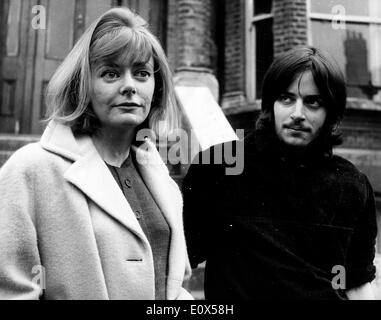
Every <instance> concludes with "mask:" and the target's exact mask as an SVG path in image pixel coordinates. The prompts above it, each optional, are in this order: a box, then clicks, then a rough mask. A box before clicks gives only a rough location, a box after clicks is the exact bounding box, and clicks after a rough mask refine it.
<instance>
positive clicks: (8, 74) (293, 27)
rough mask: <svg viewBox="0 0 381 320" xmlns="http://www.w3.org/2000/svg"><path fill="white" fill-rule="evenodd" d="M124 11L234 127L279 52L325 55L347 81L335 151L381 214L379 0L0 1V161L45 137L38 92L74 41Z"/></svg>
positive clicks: (179, 76) (249, 116)
mask: <svg viewBox="0 0 381 320" xmlns="http://www.w3.org/2000/svg"><path fill="white" fill-rule="evenodd" d="M120 5H125V6H128V7H130V8H132V9H134V10H136V11H137V12H138V13H140V14H141V15H142V16H143V17H144V18H145V19H146V20H147V21H149V23H150V26H151V29H152V31H153V32H154V33H155V34H156V35H157V36H158V38H159V39H160V40H161V42H162V43H163V46H164V48H165V50H166V52H167V55H168V59H169V62H170V65H171V68H172V69H173V72H174V80H175V83H176V84H177V85H185V86H187V85H189V86H206V87H208V88H209V89H210V90H211V92H212V93H213V95H214V97H215V98H216V99H217V101H218V103H219V105H220V106H221V108H222V110H223V112H224V113H225V115H226V117H227V118H228V120H229V122H230V123H231V125H232V127H233V128H235V129H238V128H243V129H249V128H252V127H253V126H254V123H255V119H256V117H257V115H258V112H259V109H260V98H261V92H260V91H261V84H262V80H263V76H264V73H265V72H266V70H267V68H268V66H269V65H270V64H271V62H272V60H273V58H274V57H275V56H277V55H278V54H280V53H282V52H284V51H286V50H288V49H290V48H292V47H294V46H295V45H299V44H310V45H314V46H317V47H320V48H322V49H324V50H326V51H328V52H329V53H331V55H332V56H334V57H335V59H336V60H337V61H338V63H339V65H340V67H341V69H342V70H343V72H344V74H345V77H346V81H347V84H348V110H347V113H346V117H345V119H344V121H343V122H342V125H341V128H342V131H343V133H344V137H345V140H344V144H343V145H342V146H340V148H338V149H337V150H336V152H337V153H338V154H341V155H343V156H344V157H346V158H348V159H349V160H351V161H352V162H353V163H355V164H356V165H357V166H358V167H359V168H360V169H361V170H362V171H363V172H365V173H366V174H367V175H368V177H369V179H370V181H371V183H372V185H373V187H374V190H375V194H376V201H377V210H378V215H379V216H381V1H379V0H362V1H356V0H65V1H62V0H27V1H25V0H3V1H1V2H0V25H1V26H0V59H1V60H0V165H1V163H2V162H4V161H5V160H6V158H7V157H8V156H9V155H10V154H11V152H12V151H13V150H14V149H16V148H18V147H20V146H21V145H22V144H24V143H26V142H29V141H31V140H35V139H37V138H38V136H39V135H40V134H41V132H42V129H43V124H42V123H41V120H42V119H43V117H44V113H45V107H44V97H43V92H44V89H45V87H46V84H47V82H48V80H49V78H50V77H51V75H52V74H53V72H54V70H55V69H56V68H57V66H58V65H59V64H60V62H61V61H62V59H63V58H64V57H65V56H66V54H67V53H68V52H69V50H70V49H71V47H72V46H73V44H74V43H75V41H76V39H78V37H79V36H80V35H81V34H82V33H83V31H84V29H85V28H86V27H87V26H88V25H89V24H90V23H91V22H92V21H93V20H94V19H95V18H96V17H97V16H98V15H99V14H100V13H102V12H104V11H106V10H107V9H109V8H111V7H113V6H120ZM178 173H179V174H180V175H181V170H180V171H179V172H178ZM379 221H381V220H379ZM379 229H381V225H380V224H379ZM378 251H379V252H380V251H381V241H378Z"/></svg>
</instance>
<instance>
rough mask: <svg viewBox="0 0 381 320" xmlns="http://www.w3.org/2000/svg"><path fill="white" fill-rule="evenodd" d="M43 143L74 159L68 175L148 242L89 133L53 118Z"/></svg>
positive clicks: (105, 209)
mask: <svg viewBox="0 0 381 320" xmlns="http://www.w3.org/2000/svg"><path fill="white" fill-rule="evenodd" d="M40 143H41V146H42V147H43V148H44V149H46V150H48V151H50V152H53V153H56V154H58V155H60V156H63V157H65V158H68V159H70V160H71V161H73V164H72V165H71V166H70V167H69V169H68V170H67V171H66V172H65V175H64V177H65V179H67V180H68V181H69V182H71V183H72V184H73V185H75V186H76V187H77V188H79V189H80V190H81V191H82V192H83V193H84V194H86V195H87V196H88V197H89V198H90V199H91V200H92V201H93V202H94V203H96V204H97V205H98V206H99V207H101V208H102V209H103V210H104V211H105V212H106V213H107V214H109V215H110V216H112V217H113V218H114V219H116V220H117V221H119V222H120V223H121V224H122V225H124V226H125V227H126V228H128V229H129V230H131V231H132V232H134V233H135V234H136V235H137V236H138V237H139V238H141V239H142V240H143V241H144V242H145V243H146V244H148V240H147V237H146V236H145V234H144V232H143V230H142V228H141V227H140V224H139V222H138V221H137V219H136V217H135V215H134V213H133V212H132V210H131V207H130V205H129V204H128V202H127V200H126V198H125V196H124V194H123V192H122V190H120V188H119V186H118V184H117V183H116V182H115V179H114V177H113V176H112V174H111V172H110V170H109V169H108V168H107V165H106V164H105V163H104V161H103V160H102V158H101V157H100V155H99V153H98V152H97V150H96V148H95V146H94V144H93V142H92V140H91V138H90V137H88V136H83V137H81V138H78V137H77V138H76V137H74V135H73V133H72V131H71V129H70V128H69V127H68V126H64V125H62V124H59V123H57V122H54V121H52V122H50V123H49V125H48V127H47V129H46V130H45V131H44V134H43V135H42V137H41V142H40Z"/></svg>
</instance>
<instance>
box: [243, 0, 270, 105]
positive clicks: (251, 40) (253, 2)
mask: <svg viewBox="0 0 381 320" xmlns="http://www.w3.org/2000/svg"><path fill="white" fill-rule="evenodd" d="M245 12H246V63H247V68H246V70H247V74H246V94H247V99H248V101H249V102H254V101H255V100H256V99H259V98H260V97H261V87H262V81H263V77H264V75H265V73H266V71H267V69H268V68H269V66H270V64H271V62H272V61H273V56H274V54H273V31H272V25H273V14H272V1H271V0H247V1H246V11H245Z"/></svg>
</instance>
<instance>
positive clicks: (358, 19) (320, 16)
mask: <svg viewBox="0 0 381 320" xmlns="http://www.w3.org/2000/svg"><path fill="white" fill-rule="evenodd" d="M311 1H312V0H306V5H307V43H308V45H313V42H312V22H313V21H325V22H328V23H332V21H334V20H337V18H338V15H336V14H332V13H314V12H312V11H311V10H312V6H311ZM340 19H341V20H342V21H344V22H345V23H353V24H357V25H367V26H369V28H370V30H369V31H370V32H371V30H372V29H371V27H372V26H379V27H381V18H376V17H370V16H363V15H347V14H346V15H343V16H340ZM379 47H380V48H379V49H380V51H379V52H377V53H375V54H373V55H372V56H371V57H370V60H372V58H374V57H376V58H377V57H381V44H380V45H379ZM380 59H381V58H380ZM348 99H349V100H352V99H355V100H356V99H363V98H357V97H352V96H349V97H348ZM369 101H372V102H374V100H373V99H371V100H369Z"/></svg>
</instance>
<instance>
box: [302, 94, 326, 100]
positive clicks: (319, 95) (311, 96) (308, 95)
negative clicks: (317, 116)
mask: <svg viewBox="0 0 381 320" xmlns="http://www.w3.org/2000/svg"><path fill="white" fill-rule="evenodd" d="M304 98H317V99H322V95H321V94H307V95H305V96H304Z"/></svg>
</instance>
